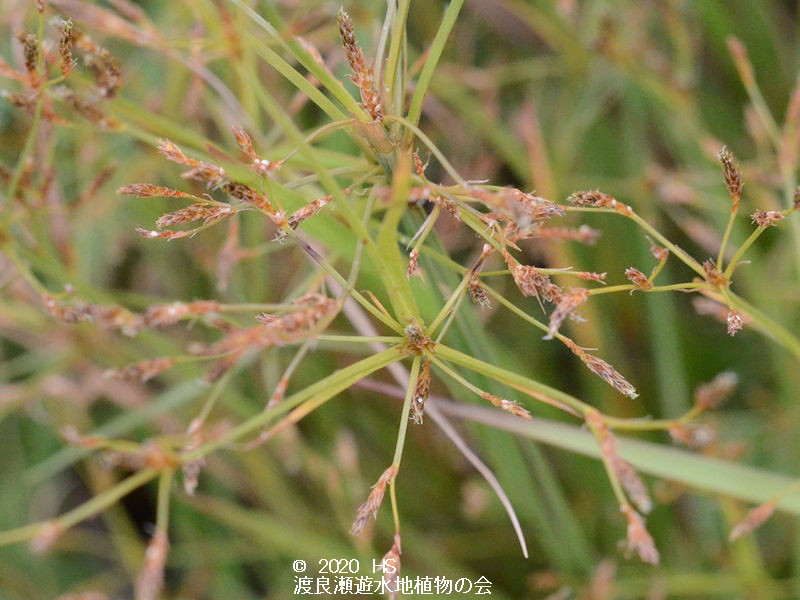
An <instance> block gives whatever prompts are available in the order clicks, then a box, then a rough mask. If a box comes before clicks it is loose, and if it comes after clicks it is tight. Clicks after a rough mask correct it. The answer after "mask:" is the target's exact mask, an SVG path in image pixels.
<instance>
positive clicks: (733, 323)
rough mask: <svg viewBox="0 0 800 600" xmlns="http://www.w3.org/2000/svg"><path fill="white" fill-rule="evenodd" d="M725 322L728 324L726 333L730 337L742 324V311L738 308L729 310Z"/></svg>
mask: <svg viewBox="0 0 800 600" xmlns="http://www.w3.org/2000/svg"><path fill="white" fill-rule="evenodd" d="M725 324H726V325H727V326H728V335H729V336H731V337H733V336H735V335H736V334H737V333H738V332H740V331H741V330H742V327H743V326H744V320H743V319H742V313H740V312H739V311H738V310H730V311H729V312H728V316H727V317H726V318H725Z"/></svg>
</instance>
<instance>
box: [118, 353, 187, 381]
mask: <svg viewBox="0 0 800 600" xmlns="http://www.w3.org/2000/svg"><path fill="white" fill-rule="evenodd" d="M177 362H178V359H177V358H170V357H165V358H155V359H152V360H145V361H142V362H138V363H135V364H132V365H128V366H127V367H122V368H119V369H109V370H108V371H106V372H105V373H104V375H105V376H106V377H110V378H112V379H124V380H127V381H142V382H144V381H148V380H150V379H152V378H153V377H155V376H156V375H158V374H159V373H161V372H162V371H165V370H167V369H169V368H170V367H171V366H173V365H175V364H176V363H177Z"/></svg>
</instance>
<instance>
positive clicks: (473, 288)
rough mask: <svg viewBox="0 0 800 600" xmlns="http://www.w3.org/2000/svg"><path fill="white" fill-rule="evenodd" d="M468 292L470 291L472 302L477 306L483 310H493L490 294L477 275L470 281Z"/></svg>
mask: <svg viewBox="0 0 800 600" xmlns="http://www.w3.org/2000/svg"><path fill="white" fill-rule="evenodd" d="M467 290H468V291H469V295H470V298H472V301H473V302H474V303H475V304H477V305H478V306H480V307H481V308H492V302H491V299H490V298H489V293H488V292H487V291H486V288H484V287H483V284H482V283H481V280H480V278H479V277H478V276H477V275H473V276H472V278H471V279H470V280H469V285H468V286H467Z"/></svg>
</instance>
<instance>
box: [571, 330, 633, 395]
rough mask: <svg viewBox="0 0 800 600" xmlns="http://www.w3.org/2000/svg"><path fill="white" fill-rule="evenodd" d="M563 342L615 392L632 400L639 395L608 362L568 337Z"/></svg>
mask: <svg viewBox="0 0 800 600" xmlns="http://www.w3.org/2000/svg"><path fill="white" fill-rule="evenodd" d="M561 341H562V342H564V345H565V346H566V347H567V348H569V349H570V350H572V353H573V354H575V355H576V356H577V357H578V358H580V359H581V360H582V361H583V364H585V365H586V366H587V367H588V368H589V370H590V371H591V372H592V373H594V374H595V375H597V376H598V377H600V378H601V379H602V380H603V381H605V382H606V383H607V384H608V385H610V386H611V387H613V388H614V389H615V390H617V391H618V392H620V393H621V394H623V395H625V396H628V398H632V399H633V398H636V397H637V396H638V395H639V394H637V393H636V388H635V387H633V386H632V385H631V384H630V383H628V381H627V380H626V379H625V378H624V377H623V376H622V375H620V373H619V372H618V371H617V370H616V369H615V368H614V367H612V366H611V365H610V364H608V363H607V362H606V361H604V360H602V359H600V358H597V357H596V356H594V355H592V354H589V353H588V352H586V350H584V349H583V348H581V347H580V346H578V345H577V344H576V343H575V342H573V341H572V340H571V339H569V338H567V337H564V338H563V339H562V340H561Z"/></svg>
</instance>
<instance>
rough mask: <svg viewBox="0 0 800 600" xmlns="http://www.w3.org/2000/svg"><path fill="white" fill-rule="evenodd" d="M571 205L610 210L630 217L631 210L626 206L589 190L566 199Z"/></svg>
mask: <svg viewBox="0 0 800 600" xmlns="http://www.w3.org/2000/svg"><path fill="white" fill-rule="evenodd" d="M568 200H569V201H570V202H572V203H573V204H577V205H578V206H592V207H594V208H611V209H613V210H615V211H617V212H618V213H619V214H621V215H625V216H626V217H630V216H631V215H632V214H633V209H632V208H631V207H630V206H628V205H627V204H623V203H622V202H619V201H618V200H617V199H616V198H614V197H613V196H610V195H608V194H604V193H603V192H601V191H600V190H590V191H586V192H575V193H574V194H571V195H570V196H569V198H568Z"/></svg>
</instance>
